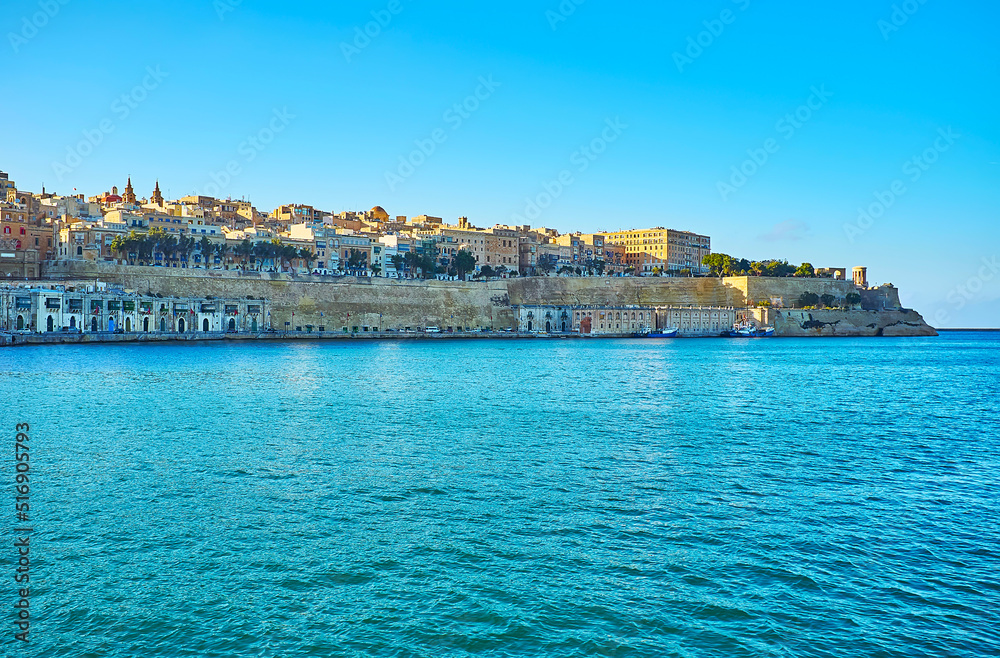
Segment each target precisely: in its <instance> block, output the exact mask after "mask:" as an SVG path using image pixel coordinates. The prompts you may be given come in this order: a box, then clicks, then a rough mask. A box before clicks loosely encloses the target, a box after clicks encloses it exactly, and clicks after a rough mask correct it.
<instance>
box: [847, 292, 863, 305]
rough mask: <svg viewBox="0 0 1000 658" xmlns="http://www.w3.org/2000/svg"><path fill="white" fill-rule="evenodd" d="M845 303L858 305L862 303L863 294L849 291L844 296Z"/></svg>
mask: <svg viewBox="0 0 1000 658" xmlns="http://www.w3.org/2000/svg"><path fill="white" fill-rule="evenodd" d="M844 303H845V304H847V305H848V306H857V305H858V304H860V303H861V295H859V294H858V293H856V292H849V293H847V296H845V297H844Z"/></svg>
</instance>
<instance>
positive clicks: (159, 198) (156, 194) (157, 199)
mask: <svg viewBox="0 0 1000 658" xmlns="http://www.w3.org/2000/svg"><path fill="white" fill-rule="evenodd" d="M149 200H150V201H151V202H152V203H155V204H156V205H158V206H162V205H163V195H162V194H161V193H160V181H156V189H155V190H153V196H151V197H150V198H149Z"/></svg>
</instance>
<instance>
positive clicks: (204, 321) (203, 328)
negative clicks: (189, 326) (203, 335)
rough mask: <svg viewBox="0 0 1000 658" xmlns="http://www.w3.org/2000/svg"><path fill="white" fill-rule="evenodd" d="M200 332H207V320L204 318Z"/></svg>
mask: <svg viewBox="0 0 1000 658" xmlns="http://www.w3.org/2000/svg"><path fill="white" fill-rule="evenodd" d="M201 330H202V331H205V332H207V331H208V318H205V319H204V320H202V323H201Z"/></svg>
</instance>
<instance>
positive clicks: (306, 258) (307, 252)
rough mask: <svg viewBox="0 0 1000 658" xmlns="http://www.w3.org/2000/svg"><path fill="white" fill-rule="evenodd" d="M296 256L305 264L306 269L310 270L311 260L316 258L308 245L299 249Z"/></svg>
mask: <svg viewBox="0 0 1000 658" xmlns="http://www.w3.org/2000/svg"><path fill="white" fill-rule="evenodd" d="M298 258H299V260H301V261H302V262H303V263H305V264H306V269H307V270H310V271H311V270H312V264H313V261H315V260H316V254H314V253H313V252H312V250H311V249H310V248H309V247H302V248H301V249H299V254H298Z"/></svg>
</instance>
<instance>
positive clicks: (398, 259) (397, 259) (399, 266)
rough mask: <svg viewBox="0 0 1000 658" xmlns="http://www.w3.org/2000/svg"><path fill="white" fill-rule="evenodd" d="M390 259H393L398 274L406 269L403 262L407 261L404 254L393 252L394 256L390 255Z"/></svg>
mask: <svg viewBox="0 0 1000 658" xmlns="http://www.w3.org/2000/svg"><path fill="white" fill-rule="evenodd" d="M389 260H390V261H392V266H393V267H394V268H395V269H396V274H402V273H403V271H404V270H403V264H404V263H405V262H406V259H405V258H404V257H403V255H402V254H393V255H392V256H390V257H389Z"/></svg>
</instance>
